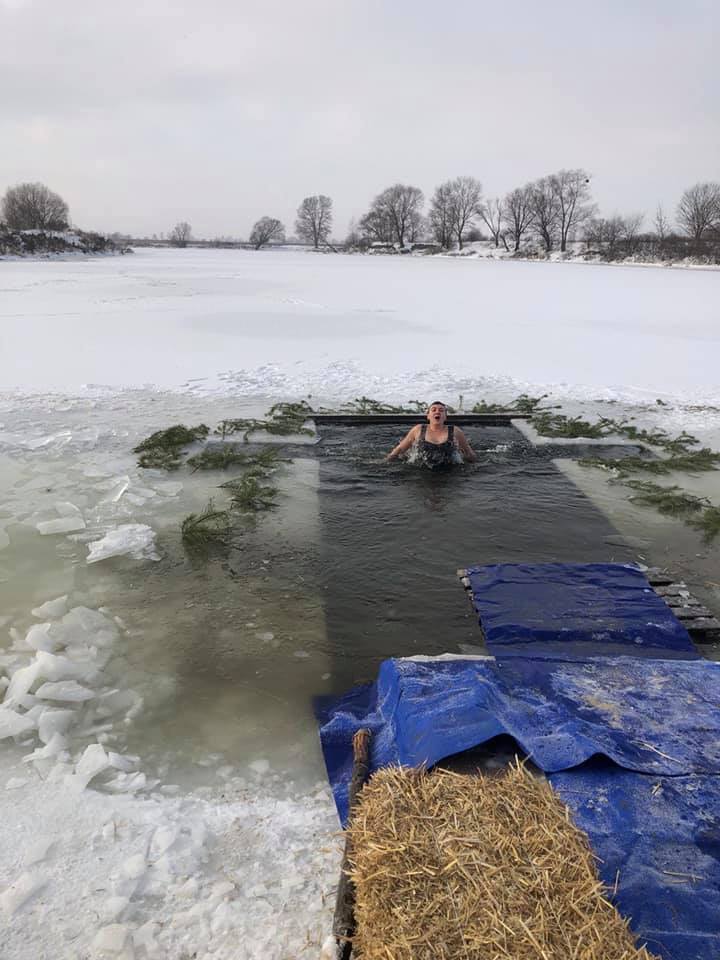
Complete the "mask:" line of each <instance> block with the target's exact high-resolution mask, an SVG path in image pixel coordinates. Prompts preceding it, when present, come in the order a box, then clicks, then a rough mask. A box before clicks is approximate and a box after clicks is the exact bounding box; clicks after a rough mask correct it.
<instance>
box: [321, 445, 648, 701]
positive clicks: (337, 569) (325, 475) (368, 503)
mask: <svg viewBox="0 0 720 960" xmlns="http://www.w3.org/2000/svg"><path fill="white" fill-rule="evenodd" d="M466 434H467V435H468V438H469V439H470V442H471V444H472V445H473V447H474V449H475V450H476V452H477V453H478V456H479V462H478V463H477V464H468V465H463V466H461V467H458V468H456V469H454V470H452V471H450V472H447V473H433V472H431V471H428V470H426V469H423V468H422V467H417V466H412V465H409V464H403V463H393V464H386V463H383V462H382V459H381V458H382V455H383V454H384V453H385V452H387V451H388V450H389V449H391V448H392V446H393V445H394V444H395V443H396V442H397V440H398V428H392V427H389V428H388V427H372V428H368V427H351V428H345V429H343V430H340V429H338V430H336V431H334V432H330V431H327V435H326V438H325V441H324V444H323V447H324V448H325V456H324V457H323V459H322V460H321V463H320V515H321V541H320V548H319V571H320V576H321V582H322V593H323V596H324V601H325V618H326V624H327V632H328V640H329V648H330V650H331V651H332V657H333V661H334V662H333V669H332V673H333V678H334V681H335V684H336V686H337V688H338V689H343V688H344V687H347V686H349V685H351V684H352V683H353V682H356V681H358V680H360V679H369V678H372V677H373V676H374V674H375V670H376V666H377V663H378V662H379V661H380V660H383V659H385V658H387V657H392V656H408V655H413V654H429V655H434V654H439V653H443V652H451V653H459V652H461V650H462V647H463V645H468V644H470V645H479V644H480V642H481V641H480V635H479V630H478V628H477V626H476V623H475V621H474V618H473V616H472V613H471V610H470V606H469V604H468V602H467V600H466V597H465V593H464V590H463V589H462V587H461V585H460V582H459V580H458V578H457V576H456V571H457V569H458V568H460V567H465V566H469V565H471V564H476V563H496V562H500V561H511V562H512V561H515V562H532V561H576V562H583V561H602V560H616V561H628V560H632V559H634V558H635V557H634V553H633V552H632V551H631V550H630V549H629V548H627V547H625V546H622V545H617V544H609V543H608V542H607V538H608V537H610V538H611V539H613V540H615V538H616V537H617V531H615V530H614V528H613V527H612V526H611V524H610V523H609V522H608V520H607V519H606V518H605V516H604V515H603V514H601V513H600V512H599V511H598V510H597V509H596V508H595V507H594V506H593V505H592V503H591V502H590V501H589V500H588V499H587V497H585V496H584V494H582V493H581V492H580V491H579V490H578V489H577V488H576V487H575V486H574V485H573V484H572V483H571V482H570V481H569V480H567V479H566V478H565V477H564V476H563V475H562V474H561V473H560V472H559V471H558V470H557V469H556V468H555V466H554V465H553V464H552V462H551V459H550V458H551V455H552V453H553V452H554V451H552V450H544V451H537V450H536V449H534V448H532V447H530V446H529V445H528V444H527V443H526V442H525V440H524V438H522V437H521V435H520V434H519V433H518V432H517V431H515V430H514V429H513V428H510V427H509V428H504V427H503V428H496V427H479V428H474V429H472V428H470V429H468V430H466ZM503 448H506V449H503ZM617 540H618V543H621V541H620V538H617Z"/></svg>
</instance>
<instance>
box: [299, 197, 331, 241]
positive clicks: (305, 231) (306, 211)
mask: <svg viewBox="0 0 720 960" xmlns="http://www.w3.org/2000/svg"><path fill="white" fill-rule="evenodd" d="M332 219H333V214H332V200H331V199H330V197H326V196H324V195H323V194H318V196H315V197H305V199H304V200H303V202H302V203H301V204H300V206H299V207H298V210H297V220H296V221H295V232H296V233H297V235H298V237H300V239H301V240H304V241H305V243H311V244H312V245H313V246H314V247H315V249H316V250H317V249H318V247H319V246H320V244H321V243H327V242H328V238H329V237H330V231H331V229H332Z"/></svg>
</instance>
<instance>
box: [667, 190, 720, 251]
mask: <svg viewBox="0 0 720 960" xmlns="http://www.w3.org/2000/svg"><path fill="white" fill-rule="evenodd" d="M676 216H677V219H678V223H679V224H680V226H681V227H682V228H683V230H684V231H685V233H687V235H688V236H689V237H692V239H693V240H696V241H697V240H702V238H703V234H705V233H706V232H707V231H709V230H712V229H713V228H715V229H718V228H720V183H696V184H695V186H694V187H690V188H689V189H687V190H686V191H685V193H683V195H682V198H681V200H680V203H679V205H678V208H677V214H676Z"/></svg>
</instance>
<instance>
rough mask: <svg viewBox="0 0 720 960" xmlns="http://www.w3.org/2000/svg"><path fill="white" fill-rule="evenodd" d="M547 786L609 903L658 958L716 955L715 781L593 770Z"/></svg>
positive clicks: (719, 891) (718, 856) (719, 833)
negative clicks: (580, 838) (593, 864)
mask: <svg viewBox="0 0 720 960" xmlns="http://www.w3.org/2000/svg"><path fill="white" fill-rule="evenodd" d="M550 782H551V783H552V785H553V787H554V789H555V790H556V791H557V793H558V794H559V795H560V798H561V799H562V800H563V801H564V802H565V803H566V804H567V805H568V807H569V808H570V810H571V811H572V814H573V819H574V821H575V823H576V824H577V826H579V827H580V828H581V829H582V830H585V831H586V832H587V834H588V835H589V837H590V842H591V844H592V847H593V850H594V852H595V854H596V855H597V856H598V857H599V863H598V870H599V873H600V877H601V879H602V880H603V882H604V883H605V884H606V886H607V887H608V888H609V889H610V890H611V891H614V890H615V888H616V885H617V892H616V893H613V896H612V900H613V902H614V903H615V905H616V906H617V908H618V910H619V911H620V913H622V914H623V915H624V916H627V917H630V918H631V927H632V929H633V931H634V932H635V933H637V934H638V935H639V936H640V937H641V938H642V942H645V943H646V944H647V947H648V949H649V950H650V952H651V953H654V954H657V955H659V956H661V957H663V958H664V960H718V958H719V957H720V778H719V777H704V776H685V777H654V776H652V777H651V776H648V775H647V774H640V773H631V772H628V771H626V770H620V769H618V768H617V767H616V766H613V765H612V764H609V763H608V764H605V765H602V764H593V765H590V766H589V767H587V768H586V767H583V768H581V769H579V770H571V771H569V772H567V773H554V774H551V776H550Z"/></svg>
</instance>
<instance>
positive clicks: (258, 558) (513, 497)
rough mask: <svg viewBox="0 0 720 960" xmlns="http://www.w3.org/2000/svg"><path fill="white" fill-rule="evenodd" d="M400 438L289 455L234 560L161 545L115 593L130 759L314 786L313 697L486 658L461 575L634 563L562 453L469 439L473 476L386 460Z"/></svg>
mask: <svg viewBox="0 0 720 960" xmlns="http://www.w3.org/2000/svg"><path fill="white" fill-rule="evenodd" d="M401 433H402V430H401V429H400V430H398V429H397V428H393V427H379V428H378V427H375V428H366V427H362V428H361V427H348V428H333V429H330V428H325V429H324V430H323V440H322V442H321V443H320V444H318V445H317V446H315V447H313V448H311V449H305V450H302V451H301V450H299V449H298V450H294V451H292V450H288V454H289V455H296V462H295V463H294V464H293V465H291V466H288V468H287V469H286V470H283V471H281V475H282V478H283V479H281V480H280V482H281V484H284V485H285V487H284V492H283V493H282V495H281V496H280V498H279V504H278V509H277V510H276V511H274V512H273V513H272V514H269V515H265V516H262V517H260V518H258V521H257V523H256V524H252V523H251V524H249V525H247V524H246V525H244V526H243V529H242V531H240V532H239V533H238V536H237V539H236V540H235V542H233V543H232V544H231V545H228V546H227V548H223V549H221V550H219V551H214V550H213V551H211V552H210V553H208V554H207V555H205V554H203V555H202V556H199V557H193V556H191V555H188V554H187V552H186V551H185V550H184V548H183V547H182V544H180V542H179V538H178V534H177V530H175V533H174V534H173V536H174V537H175V540H173V539H171V537H170V531H168V534H167V535H166V536H165V537H164V538H163V540H162V547H163V551H164V553H165V558H164V559H163V561H162V562H161V563H158V564H152V565H149V567H147V568H143V574H142V576H139V575H138V574H137V568H136V566H132V565H131V569H132V571H134V572H131V573H129V575H128V579H127V580H126V581H125V582H124V583H123V588H122V590H121V591H118V590H116V591H114V592H115V595H116V596H117V595H120V596H123V597H125V599H126V606H127V609H122V608H121V609H119V610H118V612H119V613H120V614H121V615H122V616H123V617H124V618H126V619H127V620H128V621H129V622H130V623H139V624H140V625H141V627H142V629H140V630H138V633H137V641H136V643H135V644H134V645H133V648H132V650H131V652H130V653H129V654H128V659H129V661H130V664H129V666H130V667H131V668H132V669H133V671H134V673H135V674H136V675H137V676H138V677H140V678H142V677H144V678H146V683H145V684H144V686H138V683H141V681H140V680H139V681H138V683H136V682H135V680H133V683H132V685H133V686H134V687H136V688H138V689H141V690H142V692H143V694H144V695H145V696H146V708H147V709H146V710H145V711H144V713H143V714H141V717H140V718H139V720H138V723H137V725H136V726H135V727H134V728H133V729H132V730H130V731H129V732H128V736H129V739H130V746H131V747H132V749H133V751H134V752H137V753H139V754H141V755H142V756H144V757H146V758H147V757H149V756H152V755H155V754H157V756H158V757H159V758H164V759H165V760H169V762H170V764H171V768H172V769H173V771H174V773H173V775H174V776H175V775H176V776H178V778H180V777H181V776H182V774H180V773H178V772H177V771H178V769H179V768H184V767H187V764H188V762H189V761H192V759H193V758H202V757H203V755H207V754H208V753H209V752H216V753H218V754H221V755H222V756H223V758H224V760H223V762H229V763H231V764H236V765H238V766H242V764H243V763H245V762H249V761H250V760H252V759H254V758H257V757H262V756H271V757H272V760H273V766H274V767H277V769H285V770H288V769H295V768H303V769H304V768H305V767H308V769H310V771H311V772H312V771H313V770H314V769H315V768H314V767H313V765H312V764H309V763H308V760H307V758H308V757H315V756H316V753H317V732H316V724H315V721H314V718H313V714H312V702H313V698H314V697H315V696H316V695H318V694H324V695H327V694H331V693H342V692H344V691H346V690H347V689H348V688H350V687H351V686H353V685H354V684H356V683H358V682H361V681H365V680H371V679H374V678H375V676H376V673H377V668H378V664H379V663H380V662H381V661H382V660H384V659H386V658H388V657H394V656H408V655H413V654H428V655H436V654H440V653H445V652H449V653H462V652H468V648H470V649H471V650H473V649H474V651H475V652H481V651H482V647H481V637H480V631H479V628H478V626H477V624H476V622H475V619H474V616H473V614H472V611H471V608H470V605H469V603H468V601H467V599H466V595H465V591H464V590H463V588H462V586H461V584H460V581H459V580H458V578H457V575H456V571H457V569H458V568H459V567H465V566H468V565H471V564H475V563H494V562H498V561H533V560H535V561H552V560H566V561H594V560H619V561H627V560H632V559H635V554H634V552H633V551H632V550H631V549H630V548H629V547H626V546H624V545H622V544H623V541H622V538H620V537H619V536H618V534H617V531H615V530H614V529H613V527H612V526H611V525H610V523H609V522H608V521H607V519H606V518H605V516H604V515H603V514H602V513H601V512H599V511H598V510H597V509H596V508H595V507H594V506H593V505H592V503H591V502H590V500H589V499H588V498H587V497H585V496H584V495H583V494H582V493H581V492H580V491H579V490H578V488H577V487H576V486H574V485H573V483H572V482H571V481H569V480H568V479H567V478H566V477H565V476H564V475H563V474H561V473H560V472H559V471H558V470H557V469H556V468H555V466H554V465H553V463H552V461H551V456H552V454H553V452H554V451H552V450H550V449H542V450H537V449H535V448H533V447H531V446H530V445H529V444H528V443H527V442H526V441H525V439H524V438H523V437H522V436H521V435H520V434H519V433H518V432H516V431H515V430H513V429H512V428H475V429H470V430H468V431H467V433H468V436H469V439H470V441H471V443H472V444H473V446H474V447H475V449H476V450H477V452H478V455H479V462H478V463H477V464H473V465H463V466H460V467H458V468H456V469H453V470H452V471H451V472H448V473H431V472H430V471H428V470H426V469H423V468H421V467H417V466H411V465H408V464H403V463H392V464H388V463H385V462H384V461H383V457H384V455H385V453H386V452H387V451H388V450H390V449H391V448H392V447H393V446H394V444H395V443H396V442H397V440H398V438H399V435H400V434H401ZM313 461H314V462H313ZM279 478H280V477H279ZM208 482H209V478H205V479H202V478H201V479H200V480H198V483H208ZM212 483H217V478H216V477H213V479H212ZM203 495H204V496H205V495H206V491H205V490H204V489H203ZM608 540H610V541H612V542H608ZM618 544H619V545H618ZM293 775H294V776H296V775H299V774H297V773H295V774H293Z"/></svg>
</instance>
